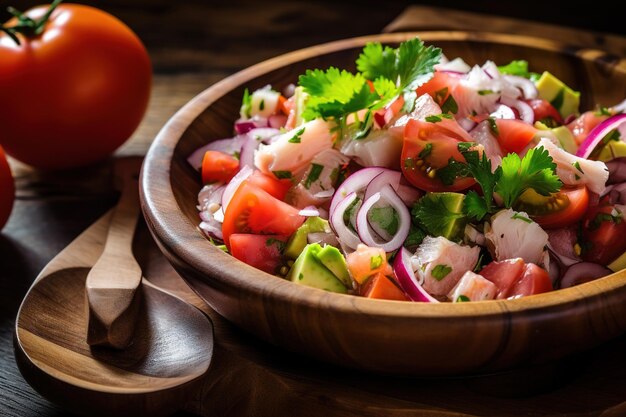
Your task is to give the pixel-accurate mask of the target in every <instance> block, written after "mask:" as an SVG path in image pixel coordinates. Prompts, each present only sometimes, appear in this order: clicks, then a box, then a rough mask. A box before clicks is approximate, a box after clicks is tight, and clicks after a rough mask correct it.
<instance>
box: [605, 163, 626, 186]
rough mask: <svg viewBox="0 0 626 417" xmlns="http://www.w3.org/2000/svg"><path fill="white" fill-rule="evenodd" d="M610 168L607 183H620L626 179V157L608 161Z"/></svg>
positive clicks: (607, 166)
mask: <svg viewBox="0 0 626 417" xmlns="http://www.w3.org/2000/svg"><path fill="white" fill-rule="evenodd" d="M606 168H607V169H608V170H609V180H608V181H607V182H606V183H607V184H619V183H621V182H624V181H626V158H615V159H612V160H610V161H608V162H607V163H606Z"/></svg>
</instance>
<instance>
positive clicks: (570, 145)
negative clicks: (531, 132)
mask: <svg viewBox="0 0 626 417" xmlns="http://www.w3.org/2000/svg"><path fill="white" fill-rule="evenodd" d="M535 127H536V128H537V129H539V130H547V131H549V132H551V133H552V135H554V137H555V138H556V139H557V140H558V141H559V144H560V145H561V148H563V149H564V150H566V151H567V152H569V153H571V154H572V155H575V154H576V151H577V150H578V145H576V140H575V139H574V135H572V132H571V131H570V130H569V129H568V128H567V126H559V127H555V128H553V129H550V128H549V127H548V126H546V125H545V124H543V123H541V122H535Z"/></svg>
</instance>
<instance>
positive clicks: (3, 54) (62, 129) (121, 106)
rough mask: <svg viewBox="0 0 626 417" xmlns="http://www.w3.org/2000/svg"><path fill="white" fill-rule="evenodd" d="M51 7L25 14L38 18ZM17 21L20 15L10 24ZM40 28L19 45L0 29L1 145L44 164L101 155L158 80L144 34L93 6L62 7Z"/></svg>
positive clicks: (129, 124) (120, 139) (136, 115)
mask: <svg viewBox="0 0 626 417" xmlns="http://www.w3.org/2000/svg"><path fill="white" fill-rule="evenodd" d="M48 9H49V7H48V6H39V7H36V8H34V9H31V10H29V11H28V12H26V13H24V15H26V16H28V17H30V18H31V19H33V20H35V21H37V20H38V19H41V18H42V16H44V14H45V13H46V11H47V10H48ZM16 24H19V21H18V20H17V19H16V18H13V19H11V20H10V21H8V22H7V23H6V24H5V25H4V27H5V28H7V27H12V26H14V25H16ZM42 29H43V31H42V33H41V34H39V35H37V34H21V33H18V34H16V35H15V36H16V37H17V38H18V39H19V41H20V45H18V44H17V43H16V42H15V41H14V40H13V39H11V37H10V36H9V35H8V34H6V33H3V32H0V63H1V64H0V102H1V103H2V111H1V112H0V126H2V127H1V128H0V145H2V146H4V149H5V151H6V152H7V154H9V155H11V156H13V157H15V158H16V159H18V160H20V161H22V162H25V163H27V164H30V165H33V166H35V167H38V168H44V169H64V168H72V167H77V166H82V165H87V164H90V163H92V162H95V161H98V160H102V159H104V158H105V157H106V156H108V155H110V154H111V153H112V152H113V151H114V150H115V149H117V148H118V147H119V146H120V145H121V144H122V143H124V142H125V141H126V140H127V139H128V138H129V137H130V136H131V134H132V133H133V131H134V130H135V129H136V128H137V126H138V125H139V122H140V121H141V119H142V118H143V115H144V113H145V110H146V107H147V105H148V99H149V96H150V87H151V82H152V68H151V64H150V59H149V57H148V54H147V52H146V49H145V48H144V46H143V44H142V43H141V41H140V40H139V38H138V37H137V36H136V35H135V34H134V33H133V32H132V31H131V30H130V29H129V28H128V27H127V26H126V25H125V24H124V23H122V22H121V21H119V20H118V19H117V18H115V17H113V16H111V15H109V14H107V13H105V12H103V11H101V10H98V9H95V8H92V7H88V6H82V5H77V4H65V5H63V4H62V5H60V6H58V7H57V8H56V9H55V10H54V11H53V12H52V14H51V15H50V18H49V19H48V20H47V23H46V24H45V25H44V26H42Z"/></svg>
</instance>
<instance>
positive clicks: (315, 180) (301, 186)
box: [285, 149, 350, 208]
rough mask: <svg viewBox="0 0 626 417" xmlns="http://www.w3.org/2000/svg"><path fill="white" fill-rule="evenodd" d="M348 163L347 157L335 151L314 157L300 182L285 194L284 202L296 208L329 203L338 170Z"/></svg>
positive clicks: (331, 150)
mask: <svg viewBox="0 0 626 417" xmlns="http://www.w3.org/2000/svg"><path fill="white" fill-rule="evenodd" d="M349 161H350V158H349V157H347V156H345V155H343V154H342V153H341V152H339V151H337V150H335V149H327V150H325V151H323V152H322V153H320V154H319V155H316V156H315V158H313V160H312V161H311V165H310V166H309V168H307V170H306V171H305V172H304V175H303V176H302V180H301V181H300V182H299V183H298V184H297V185H296V186H295V187H293V188H292V189H290V190H289V192H288V193H287V196H286V197H285V199H286V201H287V202H288V203H289V204H291V205H293V206H295V207H297V208H304V207H308V206H316V207H319V206H321V205H323V204H324V203H326V202H328V201H330V199H331V198H332V196H333V194H334V192H335V188H334V186H335V183H336V181H337V175H338V173H339V169H340V168H341V167H342V166H343V165H345V164H347V163H348V162H349Z"/></svg>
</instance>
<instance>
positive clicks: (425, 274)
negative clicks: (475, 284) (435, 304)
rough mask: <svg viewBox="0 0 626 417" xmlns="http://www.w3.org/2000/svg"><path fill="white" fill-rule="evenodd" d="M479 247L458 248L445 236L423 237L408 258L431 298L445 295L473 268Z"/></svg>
mask: <svg viewBox="0 0 626 417" xmlns="http://www.w3.org/2000/svg"><path fill="white" fill-rule="evenodd" d="M479 253H480V248H479V247H478V246H475V247H470V246H461V245H459V244H456V243H454V242H451V241H449V240H448V239H446V238H445V237H442V236H439V237H431V236H427V237H426V238H425V239H424V241H423V242H422V244H421V245H420V246H419V247H418V248H417V251H416V252H415V255H413V257H412V260H411V261H412V263H413V267H414V269H415V270H416V271H417V273H418V274H420V275H421V277H420V278H423V279H424V284H423V287H424V289H425V290H426V291H428V292H429V293H430V294H432V295H436V296H441V295H447V294H448V293H449V292H450V291H451V290H452V288H454V286H455V285H456V284H457V283H458V282H459V280H460V279H461V277H462V276H463V274H464V273H465V272H466V271H471V270H472V269H474V266H476V262H477V261H478V255H479Z"/></svg>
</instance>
